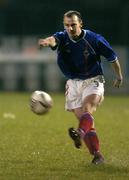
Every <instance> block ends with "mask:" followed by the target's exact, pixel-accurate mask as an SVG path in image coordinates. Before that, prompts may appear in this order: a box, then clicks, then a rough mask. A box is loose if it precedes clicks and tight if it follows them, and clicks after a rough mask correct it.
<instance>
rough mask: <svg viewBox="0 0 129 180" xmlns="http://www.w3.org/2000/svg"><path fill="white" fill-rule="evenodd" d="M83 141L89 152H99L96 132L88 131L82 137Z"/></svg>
mask: <svg viewBox="0 0 129 180" xmlns="http://www.w3.org/2000/svg"><path fill="white" fill-rule="evenodd" d="M84 142H85V144H86V146H87V147H88V149H89V152H90V153H91V154H93V155H94V154H95V153H96V152H99V139H98V137H97V134H96V132H92V131H89V132H88V133H86V135H85V137H84Z"/></svg>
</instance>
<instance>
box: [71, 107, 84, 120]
mask: <svg viewBox="0 0 129 180" xmlns="http://www.w3.org/2000/svg"><path fill="white" fill-rule="evenodd" d="M72 112H73V113H74V114H75V116H76V117H77V119H80V117H81V116H82V114H83V109H82V107H79V108H75V109H73V110H72Z"/></svg>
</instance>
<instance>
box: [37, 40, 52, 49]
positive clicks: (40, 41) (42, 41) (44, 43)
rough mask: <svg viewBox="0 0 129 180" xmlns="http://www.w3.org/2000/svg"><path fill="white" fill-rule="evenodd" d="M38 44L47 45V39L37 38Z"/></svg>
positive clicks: (40, 45)
mask: <svg viewBox="0 0 129 180" xmlns="http://www.w3.org/2000/svg"><path fill="white" fill-rule="evenodd" d="M38 45H39V47H47V46H49V41H48V40H47V39H39V42H38Z"/></svg>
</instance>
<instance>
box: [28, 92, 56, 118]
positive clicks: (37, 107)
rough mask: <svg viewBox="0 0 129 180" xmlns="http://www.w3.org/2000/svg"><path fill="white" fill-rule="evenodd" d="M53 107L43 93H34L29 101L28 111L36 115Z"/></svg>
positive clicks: (49, 99)
mask: <svg viewBox="0 0 129 180" xmlns="http://www.w3.org/2000/svg"><path fill="white" fill-rule="evenodd" d="M52 105H53V100H52V98H51V96H50V95H49V94H48V93H46V92H44V91H38V90H37V91H34V92H33V93H32V95H31V99H30V109H31V110H32V111H33V112H34V113H35V114H38V115H42V114H45V113H46V112H48V111H49V110H50V109H51V108H52Z"/></svg>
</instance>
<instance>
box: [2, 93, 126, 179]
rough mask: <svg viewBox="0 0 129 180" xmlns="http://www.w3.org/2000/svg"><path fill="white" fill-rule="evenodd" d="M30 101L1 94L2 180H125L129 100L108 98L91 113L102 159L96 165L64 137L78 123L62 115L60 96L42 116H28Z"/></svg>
mask: <svg viewBox="0 0 129 180" xmlns="http://www.w3.org/2000/svg"><path fill="white" fill-rule="evenodd" d="M29 97H30V94H29V93H28V94H27V93H1V94H0V180H128V179H129V97H118V96H117V97H116V96H115V97H108V96H107V97H105V100H104V102H103V104H102V105H101V106H100V107H99V108H98V110H97V112H95V114H94V117H95V123H96V128H97V132H98V135H99V137H100V140H101V150H102V152H103V154H104V156H105V159H106V162H105V164H104V165H99V166H95V165H92V164H91V160H92V157H91V155H89V153H88V150H87V149H86V148H85V145H83V147H82V148H81V149H80V150H78V149H75V148H74V146H73V144H72V141H71V139H70V138H69V137H68V134H67V129H68V128H69V127H72V126H73V127H77V120H76V119H75V117H74V115H73V114H72V113H69V112H66V111H64V101H65V100H64V96H63V95H62V94H52V97H53V100H54V106H53V108H52V109H51V111H50V112H49V113H48V114H46V115H44V116H38V115H35V114H34V113H32V112H31V111H30V109H29V105H28V104H29Z"/></svg>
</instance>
